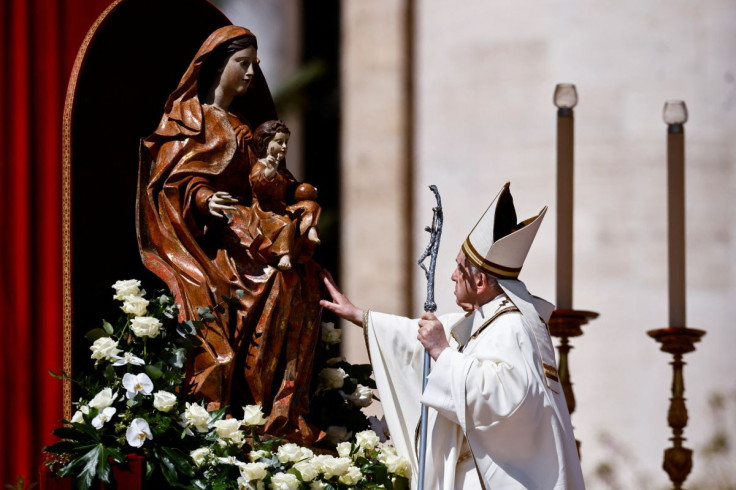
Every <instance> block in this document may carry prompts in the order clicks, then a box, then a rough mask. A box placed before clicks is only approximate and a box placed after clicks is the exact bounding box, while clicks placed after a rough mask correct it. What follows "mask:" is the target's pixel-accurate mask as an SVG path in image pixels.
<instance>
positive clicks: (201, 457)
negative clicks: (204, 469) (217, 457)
mask: <svg viewBox="0 0 736 490" xmlns="http://www.w3.org/2000/svg"><path fill="white" fill-rule="evenodd" d="M210 454H211V451H210V450H209V449H208V448H206V447H201V448H199V449H195V450H194V451H192V452H191V453H189V457H190V458H192V461H194V464H195V465H196V466H197V467H199V466H202V465H203V464H204V463H205V461H207V456H209V455H210Z"/></svg>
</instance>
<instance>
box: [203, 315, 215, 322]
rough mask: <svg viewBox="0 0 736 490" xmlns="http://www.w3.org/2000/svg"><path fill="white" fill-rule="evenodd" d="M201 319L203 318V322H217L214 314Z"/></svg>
mask: <svg viewBox="0 0 736 490" xmlns="http://www.w3.org/2000/svg"><path fill="white" fill-rule="evenodd" d="M200 318H202V321H203V322H214V321H215V320H216V318H215V315H213V314H212V313H207V314H204V315H202V316H201V317H200Z"/></svg>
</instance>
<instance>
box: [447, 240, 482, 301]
mask: <svg viewBox="0 0 736 490" xmlns="http://www.w3.org/2000/svg"><path fill="white" fill-rule="evenodd" d="M455 262H456V264H457V266H456V267H455V271H454V272H453V273H452V276H450V279H452V280H453V282H454V283H455V302H457V305H458V306H459V307H460V308H462V309H463V311H467V312H470V311H473V310H475V309H476V308H477V307H478V306H479V305H478V294H477V291H476V286H475V277H474V276H473V271H472V270H471V269H470V264H469V263H468V259H467V257H465V254H464V253H463V252H462V250H461V251H460V253H459V254H457V258H456V259H455Z"/></svg>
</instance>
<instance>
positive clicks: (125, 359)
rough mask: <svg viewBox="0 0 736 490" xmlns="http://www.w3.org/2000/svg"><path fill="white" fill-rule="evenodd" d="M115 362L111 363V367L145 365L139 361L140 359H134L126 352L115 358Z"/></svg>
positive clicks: (141, 360)
mask: <svg viewBox="0 0 736 490" xmlns="http://www.w3.org/2000/svg"><path fill="white" fill-rule="evenodd" d="M115 359H117V361H115V362H113V363H112V365H113V366H125V365H126V364H130V365H131V366H143V365H144V364H145V361H144V360H143V359H141V358H140V357H136V356H134V355H133V353H131V352H126V353H125V354H123V355H122V356H117V357H115Z"/></svg>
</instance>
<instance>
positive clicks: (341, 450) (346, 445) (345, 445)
mask: <svg viewBox="0 0 736 490" xmlns="http://www.w3.org/2000/svg"><path fill="white" fill-rule="evenodd" d="M352 449H353V445H352V443H350V442H347V441H345V442H341V443H340V444H338V445H337V454H338V455H339V456H340V457H341V458H349V457H350V451H351V450H352Z"/></svg>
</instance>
